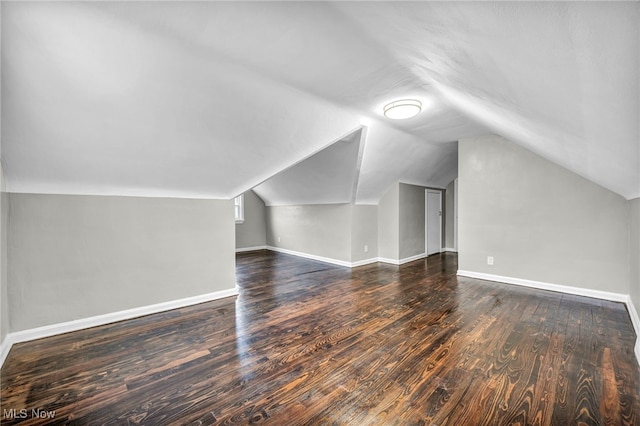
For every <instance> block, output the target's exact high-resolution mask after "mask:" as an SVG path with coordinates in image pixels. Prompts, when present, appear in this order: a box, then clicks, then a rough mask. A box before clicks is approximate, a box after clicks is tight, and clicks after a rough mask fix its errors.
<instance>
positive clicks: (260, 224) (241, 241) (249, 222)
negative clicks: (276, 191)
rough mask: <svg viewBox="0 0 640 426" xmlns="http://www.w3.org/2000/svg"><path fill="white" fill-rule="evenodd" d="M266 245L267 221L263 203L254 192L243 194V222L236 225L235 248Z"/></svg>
mask: <svg viewBox="0 0 640 426" xmlns="http://www.w3.org/2000/svg"><path fill="white" fill-rule="evenodd" d="M265 245H267V221H266V207H265V205H264V201H262V199H261V198H260V197H258V195H256V193H255V192H253V191H251V190H249V191H247V192H245V193H244V222H243V223H236V248H247V247H260V246H265Z"/></svg>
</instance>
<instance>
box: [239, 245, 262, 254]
mask: <svg viewBox="0 0 640 426" xmlns="http://www.w3.org/2000/svg"><path fill="white" fill-rule="evenodd" d="M267 248H268V247H267V246H255V247H241V248H237V249H236V253H244V252H246V251H258V250H267Z"/></svg>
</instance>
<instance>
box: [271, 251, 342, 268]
mask: <svg viewBox="0 0 640 426" xmlns="http://www.w3.org/2000/svg"><path fill="white" fill-rule="evenodd" d="M267 249H268V250H271V251H276V252H278V253H284V254H290V255H292V256H298V257H304V258H305V259H311V260H318V261H320V262H325V263H331V264H333V265H338V266H346V267H348V268H351V267H352V264H351V262H347V261H344V260H339V259H332V258H330V257H323V256H316V255H315V254H309V253H303V252H300V251H293V250H288V249H283V248H280V247H273V246H267Z"/></svg>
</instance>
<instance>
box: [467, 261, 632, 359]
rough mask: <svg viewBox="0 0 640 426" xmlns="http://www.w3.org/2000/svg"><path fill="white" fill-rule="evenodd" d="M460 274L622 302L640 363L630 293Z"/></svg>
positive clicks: (494, 276) (476, 273) (501, 277)
mask: <svg viewBox="0 0 640 426" xmlns="http://www.w3.org/2000/svg"><path fill="white" fill-rule="evenodd" d="M458 275H460V276H463V277H470V278H477V279H481V280H487V281H496V282H500V283H506V284H515V285H520V286H524V287H531V288H536V289H540V290H551V291H557V292H559V293H567V294H575V295H577V296H586V297H593V298H595V299H603V300H611V301H614V302H622V303H624V304H625V305H627V311H628V312H629V317H630V318H631V324H632V325H633V328H634V330H635V332H636V344H635V346H634V353H635V355H636V361H637V362H638V364H640V317H638V311H636V308H635V306H634V305H633V302H632V301H631V297H629V295H628V294H621V293H612V292H609V291H600V290H591V289H587V288H580V287H572V286H566V285H560V284H551V283H545V282H541V281H532V280H524V279H522V278H512V277H505V276H502V275H493V274H485V273H483V272H472V271H463V270H460V269H458Z"/></svg>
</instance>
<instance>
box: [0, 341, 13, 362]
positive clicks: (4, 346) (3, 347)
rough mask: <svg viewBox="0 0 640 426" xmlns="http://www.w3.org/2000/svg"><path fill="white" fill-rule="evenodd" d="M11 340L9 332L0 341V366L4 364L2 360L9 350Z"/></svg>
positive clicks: (11, 343)
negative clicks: (0, 341)
mask: <svg viewBox="0 0 640 426" xmlns="http://www.w3.org/2000/svg"><path fill="white" fill-rule="evenodd" d="M12 345H13V342H12V341H11V334H7V335H6V336H5V337H4V340H2V343H0V367H2V365H3V364H4V360H5V359H7V355H9V351H10V350H11V346H12Z"/></svg>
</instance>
